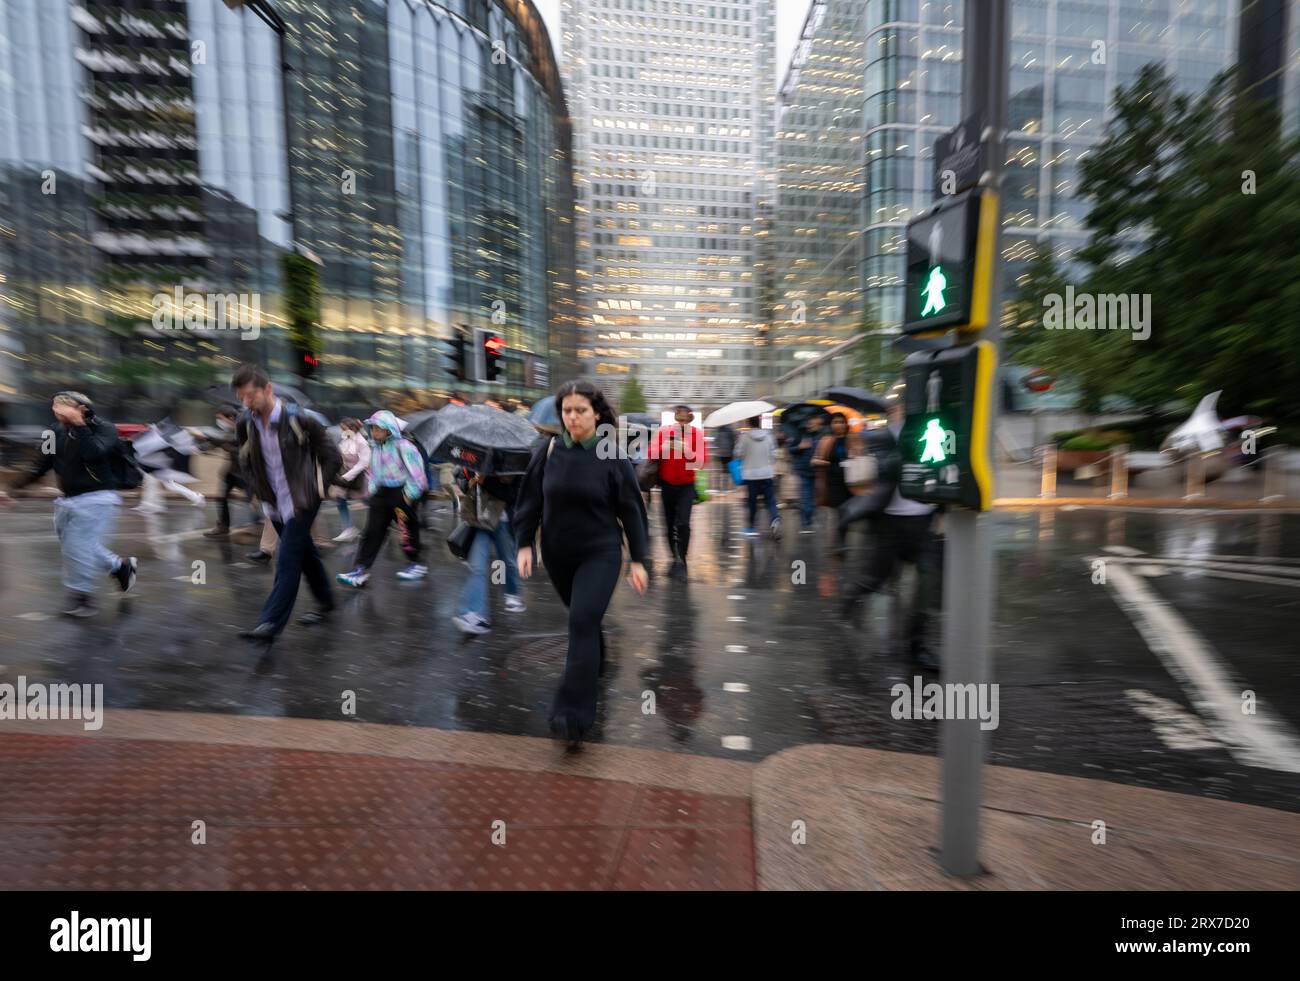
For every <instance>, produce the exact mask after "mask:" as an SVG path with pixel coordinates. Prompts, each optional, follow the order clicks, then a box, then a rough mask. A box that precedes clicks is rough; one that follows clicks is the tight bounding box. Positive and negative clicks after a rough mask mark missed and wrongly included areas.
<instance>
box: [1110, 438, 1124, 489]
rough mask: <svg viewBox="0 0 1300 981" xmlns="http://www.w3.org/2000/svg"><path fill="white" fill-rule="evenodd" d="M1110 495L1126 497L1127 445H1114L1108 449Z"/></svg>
mask: <svg viewBox="0 0 1300 981" xmlns="http://www.w3.org/2000/svg"><path fill="white" fill-rule="evenodd" d="M1110 496H1111V497H1112V498H1117V497H1128V447H1127V446H1116V447H1115V448H1114V449H1113V450H1111V451H1110Z"/></svg>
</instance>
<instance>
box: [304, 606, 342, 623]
mask: <svg viewBox="0 0 1300 981" xmlns="http://www.w3.org/2000/svg"><path fill="white" fill-rule="evenodd" d="M333 612H334V607H332V606H331V607H330V608H329V609H328V610H312V611H311V612H310V613H304V614H303V615H302V616H300V617H299V618H298V625H299V626H300V627H314V626H316V625H317V624H319V623H325V622H326V621H327V620H329V618H330V614H331V613H333Z"/></svg>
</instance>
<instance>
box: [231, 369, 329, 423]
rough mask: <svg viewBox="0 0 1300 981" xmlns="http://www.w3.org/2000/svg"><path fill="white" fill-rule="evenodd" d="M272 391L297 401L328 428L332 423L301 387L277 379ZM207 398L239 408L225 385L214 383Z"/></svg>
mask: <svg viewBox="0 0 1300 981" xmlns="http://www.w3.org/2000/svg"><path fill="white" fill-rule="evenodd" d="M271 391H272V392H274V393H275V396H276V398H281V399H284V400H285V401H287V402H293V403H295V404H296V405H297V406H298V407H299V408H301V409H302V410H303V412H305V413H306V414H307V415H309V416H311V418H313V419H315V420H316V421H317V422H319V423H320V424H321V425H322V426H324V427H326V428H327V429H328V428H329V427H330V426H331V425H332V423H331V422H330V420H329V418H328V417H326V415H325V413H323V412H321V411H320V410H319V409H317V408H315V403H314V402H313V401H312V400H311V399H309V398H308V397H307V395H306V393H304V392H303V391H302V389H300V388H294V387H293V386H292V385H284V384H282V383H280V382H278V381H276V380H275V379H272V380H271ZM207 398H208V400H209V401H210V402H215V403H216V404H217V405H218V406H227V405H231V406H234V407H235V408H236V409H238V408H239V406H238V405H236V404H235V402H234V400H233V399H232V398H231V391H230V389H229V388H228V387H227V386H225V385H213V386H211V387H210V388H209V389H208V391H207Z"/></svg>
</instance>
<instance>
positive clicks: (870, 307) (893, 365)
mask: <svg viewBox="0 0 1300 981" xmlns="http://www.w3.org/2000/svg"><path fill="white" fill-rule="evenodd" d="M859 333H860V334H862V335H864V336H863V338H862V340H860V341H858V343H857V344H855V345H854V346H853V348H852V355H851V356H852V358H853V363H852V367H851V368H850V369H849V380H850V382H851V383H852V384H854V385H857V386H858V387H860V388H865V389H868V390H869V391H873V392H876V393H883V392H884V391H885V390H886V389H887V388H888V387H889V385H890V383H891V382H892V381H894V379H896V378H897V377H898V376H899V375H900V374H901V373H902V370H903V359H902V357H901V356H900V355H899V353H898V349H897V348H895V347H894V345H893V343H892V341H893V339H894V335H893V334H892V333H891V332H888V331H887V330H886V328H885V325H884V323H882V322H881V320H880V318H879V316H878V315H877V313H876V308H875V305H874V304H867V305H866V307H865V308H864V309H863V312H862V327H861V330H860V331H859Z"/></svg>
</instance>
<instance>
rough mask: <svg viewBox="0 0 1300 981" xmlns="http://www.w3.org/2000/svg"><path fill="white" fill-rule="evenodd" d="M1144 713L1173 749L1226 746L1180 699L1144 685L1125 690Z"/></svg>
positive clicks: (1220, 747)
mask: <svg viewBox="0 0 1300 981" xmlns="http://www.w3.org/2000/svg"><path fill="white" fill-rule="evenodd" d="M1124 694H1125V695H1127V696H1128V699H1129V701H1130V702H1132V703H1133V708H1134V709H1135V710H1136V711H1137V712H1138V714H1140V715H1144V716H1146V717H1147V718H1148V719H1150V720H1151V721H1152V722H1153V723H1155V733H1156V736H1157V738H1159V740H1160V741H1161V742H1162V743H1164V744H1165V745H1166V746H1168V747H1169V748H1170V749H1224V748H1225V747H1224V746H1223V744H1222V743H1220V742H1219V741H1218V740H1217V739H1215V738H1214V734H1213V733H1212V732H1210V730H1209V729H1207V728H1206V726H1205V723H1204V722H1202V721H1201V720H1200V719H1199V718H1198V717H1197V716H1196V715H1194V714H1193V713H1191V712H1188V711H1187V710H1186V709H1184V708H1183V707H1182V706H1181V705H1179V704H1178V703H1177V702H1173V701H1170V700H1169V699H1167V698H1161V697H1160V696H1159V695H1152V694H1151V693H1150V692H1149V691H1142V690H1141V689H1140V688H1130V689H1129V690H1128V691H1126V692H1124Z"/></svg>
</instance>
